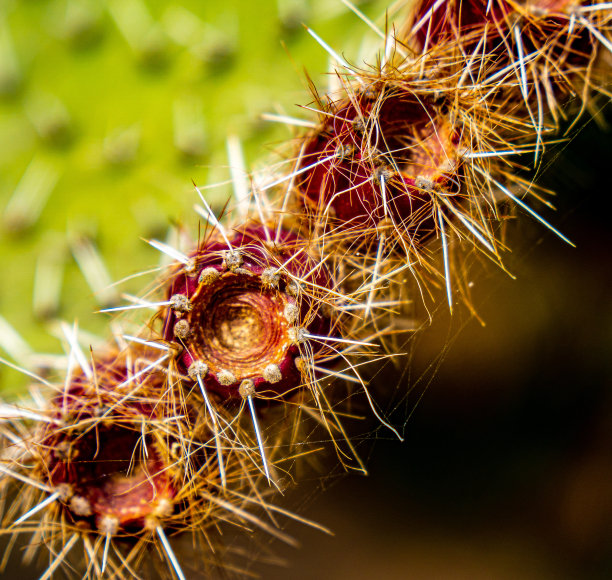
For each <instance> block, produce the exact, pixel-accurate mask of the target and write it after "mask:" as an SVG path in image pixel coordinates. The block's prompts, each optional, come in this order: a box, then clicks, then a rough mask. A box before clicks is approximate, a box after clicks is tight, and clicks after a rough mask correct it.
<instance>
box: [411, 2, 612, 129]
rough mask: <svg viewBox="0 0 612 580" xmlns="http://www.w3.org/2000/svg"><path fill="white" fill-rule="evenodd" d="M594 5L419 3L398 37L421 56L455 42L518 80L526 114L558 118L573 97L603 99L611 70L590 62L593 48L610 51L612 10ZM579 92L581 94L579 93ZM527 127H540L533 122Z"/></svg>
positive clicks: (553, 3)
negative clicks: (592, 93)
mask: <svg viewBox="0 0 612 580" xmlns="http://www.w3.org/2000/svg"><path fill="white" fill-rule="evenodd" d="M599 4H601V6H598V3H591V2H588V3H587V2H583V1H580V0H528V1H515V0H494V1H493V2H481V1H479V0H449V1H440V0H421V1H420V2H419V3H417V5H416V6H414V7H412V17H411V19H410V20H409V23H408V26H406V28H405V29H404V30H403V32H402V33H401V34H400V37H402V38H407V39H408V40H409V41H411V43H412V45H413V46H414V48H415V49H416V51H417V52H421V53H425V52H427V51H429V50H431V49H432V48H435V47H436V46H441V45H444V44H449V43H450V44H452V43H457V44H458V46H459V47H460V49H461V51H463V53H464V54H466V55H468V56H470V55H473V54H475V53H482V55H483V57H484V58H486V59H487V60H488V61H489V62H490V63H493V64H494V66H495V67H496V68H497V69H498V71H500V70H508V71H509V72H511V73H512V74H516V75H517V77H518V79H519V82H520V86H521V91H522V92H523V97H524V100H525V104H526V106H527V109H530V107H534V108H535V107H536V106H537V107H539V108H540V109H541V110H547V111H548V112H549V113H550V114H551V115H552V116H553V117H554V118H555V120H557V119H558V117H559V116H564V110H563V109H564V104H565V103H566V102H567V101H568V99H569V98H570V97H572V96H574V94H575V93H578V94H579V95H581V96H582V98H583V99H585V98H588V92H590V91H592V90H594V89H595V90H599V91H601V92H603V93H604V94H606V90H607V86H608V85H609V78H608V75H609V72H603V74H602V73H601V72H600V71H597V70H596V69H594V68H593V62H594V60H595V59H596V57H597V55H598V49H599V47H602V48H603V49H604V50H607V51H610V52H612V42H611V41H610V37H609V33H608V32H607V29H608V28H609V22H610V17H611V9H610V6H609V5H607V4H606V3H604V2H600V3H599ZM528 85H533V86H534V87H535V90H534V91H531V89H530V87H529V86H528ZM585 87H586V88H587V94H583V91H584V89H585ZM529 112H530V114H531V115H532V116H535V113H533V112H531V111H529ZM532 122H533V124H534V126H536V130H538V127H537V123H538V122H537V121H536V120H535V119H533V120H532ZM540 124H541V121H540Z"/></svg>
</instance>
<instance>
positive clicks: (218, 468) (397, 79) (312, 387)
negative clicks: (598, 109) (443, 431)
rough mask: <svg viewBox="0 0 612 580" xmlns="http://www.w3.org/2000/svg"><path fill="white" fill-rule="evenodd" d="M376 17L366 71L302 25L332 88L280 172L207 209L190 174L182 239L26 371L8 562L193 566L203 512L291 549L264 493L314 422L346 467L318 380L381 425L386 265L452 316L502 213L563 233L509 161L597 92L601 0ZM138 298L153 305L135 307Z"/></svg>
mask: <svg viewBox="0 0 612 580" xmlns="http://www.w3.org/2000/svg"><path fill="white" fill-rule="evenodd" d="M397 10H398V13H397V17H398V22H399V23H400V25H399V26H398V27H397V29H396V31H394V33H393V34H391V33H390V32H388V31H387V32H385V31H382V30H377V31H376V32H377V33H378V34H380V35H381V37H382V38H383V47H382V49H381V51H380V54H379V55H378V57H377V59H376V60H375V61H373V62H371V63H369V64H368V65H367V66H362V67H357V66H353V65H351V64H349V63H348V62H346V61H345V60H344V58H343V57H341V56H339V55H338V54H337V53H335V52H334V51H333V50H332V49H331V48H330V47H329V46H328V45H327V44H326V43H325V42H324V41H323V40H322V39H320V38H319V37H318V36H317V35H316V34H315V33H314V32H313V31H310V32H311V34H312V36H313V37H314V38H315V39H316V40H317V41H318V42H319V43H320V44H321V46H322V47H323V48H324V49H325V50H328V52H329V53H330V56H331V58H332V59H334V62H335V66H336V68H335V73H334V80H335V84H336V86H337V88H336V90H335V91H333V92H331V93H329V94H328V95H326V96H325V97H319V96H318V95H316V98H315V101H314V103H313V104H312V107H314V108H315V109H316V110H317V111H318V116H319V118H318V120H317V122H316V123H313V127H312V129H310V130H309V131H308V132H306V133H305V134H304V135H302V136H301V137H300V138H299V139H298V140H295V141H294V142H293V143H292V144H290V145H288V146H287V148H286V149H285V150H284V152H283V154H284V159H285V162H284V163H285V164H284V165H283V166H281V169H279V168H278V166H276V170H275V173H274V175H265V176H264V177H261V176H259V178H258V179H253V181H252V188H251V190H250V191H248V192H245V193H243V194H242V195H239V196H238V198H237V199H236V200H235V203H234V204H231V205H230V206H228V208H227V210H226V211H225V212H224V215H223V216H222V217H221V216H218V215H216V214H215V213H214V212H213V210H212V209H211V208H210V206H209V205H208V203H207V200H206V197H205V195H204V194H203V193H202V191H200V190H199V189H198V188H197V187H196V191H197V194H198V195H199V197H200V201H201V203H202V205H201V206H198V207H197V211H198V213H199V215H200V216H201V217H202V218H203V222H202V226H201V229H200V232H199V233H198V237H197V239H194V238H190V239H189V241H187V242H184V243H183V244H182V246H181V247H174V246H173V245H169V244H166V243H163V242H160V241H156V240H151V241H150V244H151V245H152V246H153V247H155V248H156V249H157V250H159V251H160V252H162V253H163V254H165V255H166V256H167V257H168V258H169V259H170V264H169V265H167V266H166V267H164V268H163V270H162V272H161V273H160V275H159V277H158V279H157V281H156V284H155V286H154V288H153V289H152V290H149V291H148V292H146V293H143V295H142V296H141V297H139V298H138V299H137V300H136V304H134V305H130V306H126V307H125V308H124V309H125V310H129V312H130V313H132V315H128V314H126V313H123V314H121V315H120V316H119V317H118V318H116V319H114V320H113V323H112V325H111V328H112V331H113V335H114V338H113V340H112V341H111V342H109V344H108V346H107V347H105V348H101V349H92V350H91V351H90V352H87V350H83V349H82V348H81V346H80V344H79V336H78V333H77V330H76V328H69V327H67V326H65V327H64V329H63V330H64V336H65V340H66V343H67V344H68V346H69V349H68V350H69V354H68V356H67V359H66V365H65V372H64V373H63V374H60V375H59V376H51V377H49V376H47V375H45V376H43V375H42V373H41V374H34V375H32V376H33V378H34V379H35V381H36V382H37V385H38V386H37V387H35V388H33V389H32V393H33V401H32V403H31V404H30V405H29V406H16V405H9V404H3V405H1V406H0V411H1V414H2V417H3V424H2V431H1V433H2V436H3V447H2V463H0V474H1V476H2V479H1V482H2V483H1V485H2V488H3V489H4V490H5V493H7V494H9V495H8V497H10V498H12V499H11V501H9V502H7V503H6V505H5V513H4V520H3V526H4V527H5V529H7V530H10V532H11V533H15V534H16V533H20V534H31V540H30V545H31V548H30V549H28V550H27V551H26V558H32V557H33V555H34V553H35V552H36V551H37V549H40V550H43V549H44V550H46V551H47V554H48V568H47V570H46V572H45V574H44V577H45V578H49V577H51V575H52V574H53V573H54V572H55V571H56V570H57V569H59V568H60V567H62V568H64V569H65V570H66V571H67V572H68V573H70V572H71V571H74V570H77V571H78V572H77V576H78V577H80V576H83V574H85V577H92V578H99V577H106V576H108V577H119V578H124V577H129V576H130V575H131V574H133V573H135V574H144V577H146V572H144V571H143V570H146V567H147V566H148V565H149V564H150V562H149V561H150V557H149V555H154V558H158V557H161V558H162V559H163V560H164V561H165V562H166V564H167V566H166V569H167V570H168V572H167V573H168V574H170V575H172V576H174V577H177V578H179V579H183V578H186V577H193V574H195V572H194V571H195V570H197V569H203V568H202V566H204V567H210V570H212V569H214V568H215V567H216V566H218V565H219V564H220V563H221V564H224V560H223V558H224V555H223V554H224V553H223V542H222V538H221V533H220V529H221V527H222V522H223V525H227V524H233V525H235V526H236V527H238V528H244V529H246V530H250V533H252V532H253V530H255V529H258V530H260V531H261V532H262V533H269V534H272V535H274V536H276V537H279V538H281V539H283V540H285V541H288V542H292V541H293V540H292V539H291V538H289V537H288V536H286V535H285V534H284V533H283V532H282V529H281V526H282V523H281V522H280V520H279V514H281V517H293V516H292V515H291V514H289V513H288V512H286V511H285V510H283V509H282V508H280V507H277V506H276V505H275V502H274V497H273V496H274V494H275V493H278V492H280V491H283V490H284V488H285V487H286V486H287V482H288V481H289V480H290V479H291V478H294V477H295V473H294V470H293V469H292V466H294V464H295V461H296V458H298V457H301V456H304V455H308V454H309V453H314V452H315V449H314V446H309V439H308V436H307V435H306V433H307V431H308V430H309V429H311V428H312V422H314V424H316V425H317V427H316V428H318V429H322V430H323V433H324V434H325V437H324V439H328V440H330V441H331V442H332V443H331V446H332V447H333V448H334V449H335V451H336V453H337V456H338V459H339V461H340V462H341V463H342V465H343V466H344V467H345V468H347V469H357V470H362V471H365V467H364V465H363V463H362V461H361V459H360V457H359V455H358V453H357V451H356V449H355V447H354V444H353V442H352V441H351V438H350V436H349V435H348V430H347V428H346V426H345V423H346V418H345V417H346V416H347V415H348V414H349V411H350V409H347V408H346V406H345V405H344V401H343V399H344V398H345V397H344V396H342V397H340V396H338V394H337V393H338V391H337V390H335V387H334V385H337V384H339V383H342V384H343V385H344V388H348V389H349V390H350V391H351V392H352V393H354V394H355V396H356V397H360V398H361V399H362V401H363V406H364V407H365V408H368V409H369V410H370V411H371V414H372V415H373V416H374V417H375V418H376V420H378V421H380V422H381V423H382V425H383V426H384V427H385V428H388V429H390V430H391V431H392V432H394V433H395V434H396V435H397V436H398V437H400V438H401V435H400V434H399V433H398V432H397V431H396V430H395V428H394V427H393V426H392V425H390V424H389V423H388V422H387V421H386V420H385V418H384V416H383V415H382V414H381V412H380V411H379V406H378V402H377V401H376V400H375V397H374V394H376V397H377V398H379V399H380V402H381V403H382V404H384V395H385V388H386V389H389V388H396V385H391V386H390V387H389V386H387V387H379V388H378V389H377V390H376V392H375V393H374V391H372V392H371V390H370V389H371V387H370V385H369V384H368V381H367V380H366V379H365V378H364V376H365V375H364V371H366V373H365V374H367V369H368V368H369V367H370V366H371V365H372V364H376V363H377V362H379V361H381V360H383V359H385V358H387V357H388V356H395V355H397V354H399V353H398V352H396V351H394V348H395V346H394V344H395V343H394V341H393V336H394V335H395V334H396V332H398V330H399V329H400V325H398V320H399V319H401V317H402V316H403V313H404V312H405V308H406V303H407V299H410V300H415V299H420V297H417V296H413V295H410V294H409V290H407V288H411V287H410V286H408V285H407V282H406V279H407V278H413V279H415V280H416V281H417V282H418V284H419V286H420V288H421V295H422V296H426V297H427V296H428V295H429V294H428V293H429V290H430V288H433V287H435V286H439V287H441V288H444V289H445V291H446V294H447V299H448V305H449V307H450V308H451V309H452V307H453V305H455V304H456V303H457V302H460V301H461V300H462V297H461V288H462V282H461V280H460V279H456V277H458V275H457V276H456V272H458V271H460V270H461V267H460V266H461V264H459V263H458V261H460V259H461V255H462V254H463V253H465V251H466V250H467V251H478V252H481V253H483V254H484V255H486V256H487V257H488V258H490V259H491V260H492V261H494V262H496V263H498V264H501V261H502V252H503V250H504V246H503V244H502V243H501V242H500V241H499V239H498V230H499V227H498V226H499V224H501V223H502V222H503V220H504V215H506V214H507V212H508V208H512V207H513V206H515V207H516V206H518V207H520V208H522V209H523V210H524V211H526V212H527V213H529V214H530V215H531V216H533V217H534V218H536V219H537V220H539V221H540V222H542V223H543V224H544V225H545V226H546V227H548V228H549V229H551V230H552V231H553V232H554V233H555V234H557V235H558V236H559V237H561V238H562V239H564V240H565V241H568V242H569V240H567V239H566V238H565V237H564V236H563V234H561V233H560V232H558V231H557V230H555V229H554V228H553V226H551V225H550V224H548V222H546V221H545V220H544V218H542V217H541V216H540V215H539V214H538V213H536V210H535V209H534V208H533V206H534V205H535V204H538V203H540V204H541V203H544V204H545V205H550V204H549V202H548V201H546V194H547V192H545V191H540V190H539V189H538V188H537V187H536V186H535V185H534V184H532V183H530V182H528V181H525V179H524V178H523V177H521V175H522V173H521V174H519V170H522V169H523V168H524V167H523V166H524V165H526V164H527V165H531V162H532V160H533V163H534V164H537V163H538V160H539V159H540V156H541V155H542V153H543V152H544V150H545V148H546V146H547V145H548V144H550V143H551V141H553V140H555V139H558V137H559V130H560V127H561V123H562V121H563V119H564V118H569V119H570V120H576V119H578V118H579V117H580V115H582V114H584V113H585V111H588V110H589V109H591V108H593V106H594V103H595V102H596V97H597V95H598V94H603V95H607V89H608V87H606V74H607V73H608V70H609V69H607V68H606V61H607V59H608V58H609V52H610V49H611V48H612V41H611V40H610V39H611V31H612V29H611V28H610V24H611V19H612V14H611V7H610V3H605V2H593V3H587V2H580V1H578V0H571V1H568V0H558V1H553V0H528V1H518V0H489V1H488V2H486V1H484V2H483V1H481V2H478V1H476V0H468V1H466V0H463V1H459V0H457V1H454V0H448V1H442V0H435V1H434V0H421V1H417V2H409V3H407V5H401V6H399V7H398V9H397ZM355 11H356V12H357V13H358V14H359V12H358V11H357V10H356V9H355ZM312 107H311V108H312ZM526 160H527V161H526ZM236 190H237V191H239V192H241V191H242V188H241V187H237V188H236ZM413 286H414V285H413ZM427 299H428V298H426V300H427ZM140 306H141V307H142V308H143V309H150V308H152V309H154V310H155V313H154V315H153V316H152V317H151V318H150V319H148V320H143V319H142V317H140V318H139V317H137V316H133V313H134V312H140V310H139V308H138V307H140ZM121 309H123V308H119V309H111V310H121ZM9 364H11V363H10V362H9ZM46 391H50V392H51V394H50V395H46V394H44V393H45V392H46ZM343 392H346V391H343ZM299 519H300V520H301V521H303V520H302V519H301V518H299ZM313 525H314V524H313ZM186 539H187V540H186ZM185 540H186V541H185ZM76 544H78V545H80V546H81V547H82V550H81V551H80V552H79V553H77V552H78V551H77V550H76V549H75V545H76ZM206 569H208V568H206ZM187 570H188V571H187ZM163 573H164V572H162V574H163Z"/></svg>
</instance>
